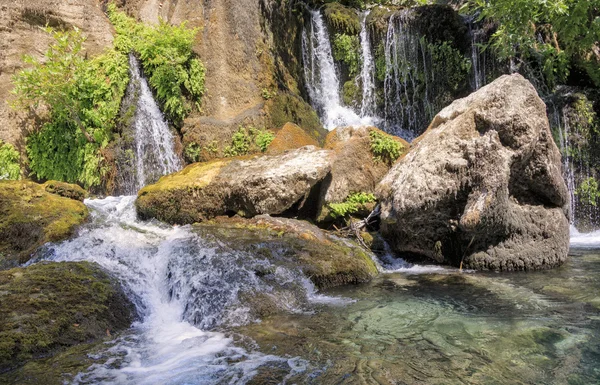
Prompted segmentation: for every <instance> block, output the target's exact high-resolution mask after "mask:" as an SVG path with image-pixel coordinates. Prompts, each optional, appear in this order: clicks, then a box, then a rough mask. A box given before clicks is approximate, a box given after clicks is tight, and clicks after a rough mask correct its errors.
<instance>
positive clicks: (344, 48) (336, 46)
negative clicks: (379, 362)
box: [333, 33, 361, 77]
mask: <svg viewBox="0 0 600 385" xmlns="http://www.w3.org/2000/svg"><path fill="white" fill-rule="evenodd" d="M333 58H334V59H335V60H337V61H341V62H342V63H344V64H345V65H347V66H348V69H349V71H350V77H354V76H356V75H357V74H358V72H359V71H360V60H361V59H360V40H359V39H358V36H350V35H346V34H343V33H342V34H340V33H336V34H335V36H334V37H333Z"/></svg>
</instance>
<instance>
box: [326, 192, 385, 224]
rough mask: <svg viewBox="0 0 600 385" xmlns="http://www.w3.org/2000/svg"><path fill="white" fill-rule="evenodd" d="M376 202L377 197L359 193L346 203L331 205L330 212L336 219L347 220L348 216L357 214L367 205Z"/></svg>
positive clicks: (352, 195) (349, 198)
mask: <svg viewBox="0 0 600 385" xmlns="http://www.w3.org/2000/svg"><path fill="white" fill-rule="evenodd" d="M375 201H376V198H375V195H373V194H369V193H364V192H358V193H354V194H351V195H350V196H349V197H348V198H346V200H345V201H344V202H341V203H330V204H329V210H331V216H332V217H333V218H334V219H338V218H345V217H346V216H348V215H352V214H356V213H357V212H358V211H359V210H360V209H361V208H362V207H364V205H365V204H367V203H374V202H375Z"/></svg>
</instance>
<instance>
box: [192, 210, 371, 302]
mask: <svg viewBox="0 0 600 385" xmlns="http://www.w3.org/2000/svg"><path fill="white" fill-rule="evenodd" d="M194 229H195V230H196V231H198V232H200V233H201V234H202V236H203V237H205V238H206V239H211V238H213V239H216V240H218V241H219V243H221V244H223V245H226V247H227V248H228V249H233V250H237V251H244V252H250V253H252V254H254V255H261V256H264V257H265V258H267V259H268V260H270V261H271V262H272V263H274V264H275V265H277V264H282V263H284V264H285V263H287V264H289V265H291V266H295V267H300V268H301V270H302V272H303V273H304V275H306V276H307V277H309V278H310V280H311V281H312V282H313V283H314V284H315V286H316V287H317V288H319V289H325V288H329V287H334V286H340V285H346V284H356V283H361V282H367V281H369V280H371V278H373V277H374V276H375V275H376V274H377V267H376V266H375V263H374V262H373V259H372V258H371V255H370V253H369V252H367V251H366V250H364V249H363V248H361V247H360V246H358V244H356V243H355V242H353V241H351V240H348V239H343V238H338V237H336V236H334V235H331V234H329V233H327V232H325V231H323V230H321V229H319V228H318V227H316V226H315V225H312V224H310V223H308V222H305V221H299V220H295V219H288V218H273V217H270V216H268V215H261V216H257V217H255V218H253V219H242V218H239V217H234V218H226V217H218V218H216V219H214V220H211V221H208V222H204V223H200V224H197V225H195V226H194ZM261 274H269V272H262V273H261ZM261 309H262V311H267V312H268V311H270V310H268V306H267V305H264V306H261Z"/></svg>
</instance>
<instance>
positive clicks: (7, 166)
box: [0, 141, 21, 180]
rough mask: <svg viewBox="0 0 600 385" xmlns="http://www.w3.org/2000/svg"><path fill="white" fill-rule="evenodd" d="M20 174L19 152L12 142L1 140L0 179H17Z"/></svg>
mask: <svg viewBox="0 0 600 385" xmlns="http://www.w3.org/2000/svg"><path fill="white" fill-rule="evenodd" d="M20 176H21V168H20V166H19V153H18V152H17V150H15V148H14V147H13V146H11V145H10V144H8V143H3V142H2V141H0V180H16V179H19V178H20Z"/></svg>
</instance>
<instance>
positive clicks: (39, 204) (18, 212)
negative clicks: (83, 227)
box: [0, 181, 88, 268]
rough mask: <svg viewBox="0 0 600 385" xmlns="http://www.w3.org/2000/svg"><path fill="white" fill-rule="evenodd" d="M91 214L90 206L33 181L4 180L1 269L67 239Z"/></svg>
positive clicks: (0, 192)
mask: <svg viewBox="0 0 600 385" xmlns="http://www.w3.org/2000/svg"><path fill="white" fill-rule="evenodd" d="M87 216H88V210H87V208H86V206H85V205H84V204H83V203H81V202H79V201H77V200H73V199H68V198H64V197H61V196H59V195H54V194H50V193H48V192H47V191H46V190H45V187H44V186H42V185H39V184H36V183H33V182H30V181H0V268H3V267H11V266H15V265H16V264H19V263H24V262H26V261H27V260H29V258H30V257H31V253H32V252H33V251H34V250H35V249H36V248H37V247H39V246H41V245H42V244H44V243H46V242H54V241H59V240H62V239H65V238H66V237H68V236H69V235H71V234H72V233H73V231H74V229H75V228H76V227H77V226H78V225H79V224H81V223H82V222H83V221H84V220H85V219H86V218H87Z"/></svg>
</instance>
